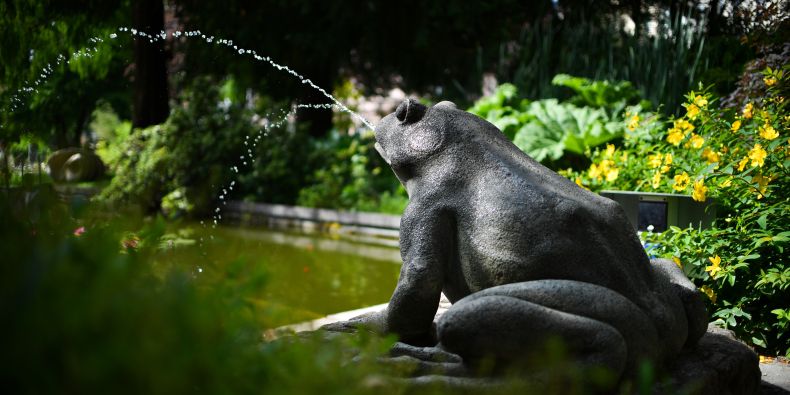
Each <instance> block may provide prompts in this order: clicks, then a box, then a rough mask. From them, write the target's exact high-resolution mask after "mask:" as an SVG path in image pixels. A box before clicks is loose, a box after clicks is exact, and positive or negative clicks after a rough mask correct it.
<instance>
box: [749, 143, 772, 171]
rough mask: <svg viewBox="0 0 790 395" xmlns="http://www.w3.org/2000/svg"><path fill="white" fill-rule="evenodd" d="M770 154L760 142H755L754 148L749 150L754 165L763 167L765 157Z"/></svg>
mask: <svg viewBox="0 0 790 395" xmlns="http://www.w3.org/2000/svg"><path fill="white" fill-rule="evenodd" d="M767 156H768V153H767V152H765V150H764V149H763V146H762V145H760V144H755V146H754V148H752V149H751V150H750V151H749V159H751V160H752V167H757V166H760V167H763V164H765V158H766V157H767Z"/></svg>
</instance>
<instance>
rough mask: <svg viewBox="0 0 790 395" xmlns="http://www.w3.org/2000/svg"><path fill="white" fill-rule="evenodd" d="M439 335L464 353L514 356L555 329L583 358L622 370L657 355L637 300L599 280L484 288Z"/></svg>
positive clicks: (454, 312) (447, 319)
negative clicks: (597, 282) (615, 290)
mask: <svg viewBox="0 0 790 395" xmlns="http://www.w3.org/2000/svg"><path fill="white" fill-rule="evenodd" d="M437 334H438V337H439V342H440V344H441V346H442V347H444V348H446V349H447V350H448V351H450V352H453V353H456V354H458V355H460V356H462V357H463V358H464V359H470V360H474V359H479V358H483V357H494V358H496V359H498V360H504V361H515V360H517V359H519V358H523V357H524V356H525V355H529V353H530V352H531V351H535V350H536V349H538V348H539V347H540V346H541V344H542V342H544V341H545V340H546V339H548V338H550V337H552V336H557V337H559V338H561V339H562V340H563V341H564V342H565V343H566V346H568V348H569V350H570V352H571V353H572V354H573V355H574V357H575V358H577V359H578V360H579V361H580V362H582V363H586V364H590V365H596V366H606V367H608V368H609V369H611V371H613V372H614V373H615V374H617V375H618V376H619V375H621V374H622V373H624V372H627V373H629V374H630V373H632V372H633V371H634V369H635V368H637V367H638V364H639V363H640V362H641V361H642V360H644V359H650V358H654V357H655V356H656V355H658V347H659V346H658V344H659V342H658V336H657V334H656V330H655V327H654V326H653V324H652V323H651V321H650V320H649V318H648V317H647V315H646V314H645V313H644V312H642V310H640V309H639V308H638V307H637V306H636V305H635V304H634V303H633V302H631V301H630V300H628V299H626V298H625V297H624V296H622V295H620V294H618V293H616V292H614V291H612V290H610V289H607V288H604V287H601V286H598V285H594V284H589V283H583V282H578V281H572V280H535V281H527V282H522V283H514V284H506V285H500V286H497V287H492V288H488V289H485V290H483V291H480V292H477V293H475V294H472V295H469V296H467V297H466V298H463V299H461V300H459V301H458V302H456V303H455V304H454V305H453V306H452V307H451V308H450V309H449V310H448V311H447V312H446V313H445V314H444V315H443V316H442V317H441V318H440V320H439V323H438V327H437Z"/></svg>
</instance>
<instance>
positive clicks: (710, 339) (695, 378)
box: [656, 325, 761, 395]
mask: <svg viewBox="0 0 790 395" xmlns="http://www.w3.org/2000/svg"><path fill="white" fill-rule="evenodd" d="M758 361H759V360H758V357H757V354H756V353H755V352H754V351H752V350H751V349H750V348H749V347H747V346H746V345H745V344H743V343H741V342H740V341H738V340H736V339H735V337H734V336H733V335H732V332H730V331H727V330H724V329H720V328H718V327H716V326H713V325H709V326H708V331H707V333H705V335H704V336H703V337H702V339H700V341H699V344H697V347H695V348H694V349H693V350H689V351H686V352H684V353H683V354H681V355H680V356H679V357H678V359H676V360H675V361H674V362H673V363H671V364H670V365H669V366H668V367H667V368H668V371H667V374H668V375H669V376H670V377H671V378H670V379H669V380H668V382H666V383H665V384H664V385H661V386H657V388H656V393H658V394H662V393H675V392H676V390H677V389H690V390H691V391H690V392H691V393H694V394H700V395H707V394H711V395H713V394H716V395H727V394H732V395H749V394H759V393H760V380H761V374H760V365H759V362H758Z"/></svg>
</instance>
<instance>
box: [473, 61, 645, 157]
mask: <svg viewBox="0 0 790 395" xmlns="http://www.w3.org/2000/svg"><path fill="white" fill-rule="evenodd" d="M552 83H553V84H555V85H557V86H564V87H568V88H570V89H572V90H573V91H574V93H575V96H573V97H571V98H570V99H569V100H567V101H564V102H560V101H558V100H557V99H544V100H538V101H534V102H529V101H528V100H526V99H518V92H517V90H516V87H515V86H513V85H511V84H503V85H501V86H499V87H498V88H497V89H496V91H495V92H494V94H493V95H491V96H489V97H484V98H482V99H480V100H479V101H477V102H476V103H475V105H474V106H472V108H470V109H469V112H471V113H473V114H477V115H479V116H480V117H482V118H485V119H486V120H487V121H489V122H491V123H493V124H494V125H496V126H497V127H498V128H499V129H500V130H502V132H503V133H504V134H505V135H506V136H507V137H508V138H509V139H511V140H512V141H513V143H514V144H516V146H518V147H519V148H520V149H521V150H522V151H524V152H526V153H527V154H528V155H530V156H531V157H532V158H534V159H535V160H537V161H539V162H542V163H543V164H544V165H547V166H549V167H552V168H555V169H556V168H560V167H561V166H568V165H570V166H573V167H576V168H579V167H581V166H586V165H588V164H589V162H588V161H587V160H586V159H585V157H584V154H585V153H586V152H587V151H588V150H589V149H590V148H593V147H596V146H598V145H601V144H603V143H606V142H608V141H612V140H614V139H617V138H619V137H621V136H622V135H623V133H624V131H625V125H624V124H623V119H622V118H621V116H622V112H623V109H625V108H626V106H628V105H632V108H633V111H640V110H641V109H642V108H643V107H644V108H647V107H649V106H650V103H648V102H646V101H642V100H640V97H639V93H638V92H637V91H636V90H635V89H634V88H633V87H632V86H631V84H630V83H628V82H625V81H623V82H618V83H615V84H612V83H609V82H606V81H590V80H588V79H586V78H579V77H572V76H568V75H563V74H560V75H557V76H555V77H554V79H553V80H552Z"/></svg>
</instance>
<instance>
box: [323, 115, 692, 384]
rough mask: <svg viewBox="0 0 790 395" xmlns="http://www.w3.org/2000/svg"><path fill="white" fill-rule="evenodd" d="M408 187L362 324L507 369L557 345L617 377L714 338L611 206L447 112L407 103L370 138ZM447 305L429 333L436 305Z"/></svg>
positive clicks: (668, 270) (479, 122) (499, 136)
mask: <svg viewBox="0 0 790 395" xmlns="http://www.w3.org/2000/svg"><path fill="white" fill-rule="evenodd" d="M375 134H376V141H377V142H376V149H377V150H378V152H379V153H380V154H381V156H382V157H383V158H384V160H385V161H386V162H387V163H388V164H389V165H390V166H391V168H392V170H393V171H394V173H395V175H396V176H397V177H398V179H399V180H400V181H401V183H402V184H403V185H404V186H405V188H406V191H407V192H408V195H409V205H408V207H406V209H405V211H404V213H403V216H402V218H401V229H400V248H401V256H402V258H403V267H402V270H401V273H400V277H399V279H398V283H397V286H396V288H395V291H394V293H393V295H392V298H391V299H390V302H389V304H388V306H387V308H386V309H384V310H382V311H380V312H378V313H375V314H369V315H366V316H361V317H358V318H355V319H352V320H350V321H346V322H342V323H336V324H332V325H329V326H327V327H326V328H325V329H328V330H344V329H347V328H349V327H351V326H359V325H361V326H364V327H366V328H369V329H372V330H375V331H378V332H381V333H394V334H397V335H398V336H399V338H400V339H401V341H403V342H405V343H407V344H408V343H410V342H412V344H415V342H417V339H421V338H422V339H424V338H425V337H426V336H428V335H429V334H430V333H431V332H432V331H434V332H433V333H434V336H435V339H436V341H438V345H437V346H436V347H437V348H438V349H440V350H442V352H448V353H451V354H455V355H457V356H460V357H461V358H462V359H463V361H473V360H475V359H481V358H486V357H487V358H491V357H493V358H495V359H496V360H502V361H512V360H517V359H518V358H520V357H522V356H524V355H527V354H528V353H529V352H530V351H531V350H535V349H536V348H538V347H540V345H541V342H543V341H545V340H546V339H547V338H550V337H559V338H560V339H562V340H563V341H564V343H565V344H566V345H567V348H568V350H569V351H570V352H571V353H572V354H571V355H573V357H574V358H575V359H577V360H578V361H579V362H580V363H582V364H589V365H595V366H604V367H607V368H608V369H610V370H611V371H612V372H614V373H615V374H616V375H617V377H625V376H629V375H633V374H634V373H635V372H636V369H637V368H638V366H639V364H640V363H641V362H642V361H644V360H650V361H653V362H654V363H657V364H660V363H663V362H665V361H668V360H669V359H671V358H672V357H673V356H675V355H677V354H678V353H679V352H680V351H681V349H683V348H684V347H691V346H694V345H695V344H696V343H697V341H698V340H699V339H700V337H702V335H703V334H705V331H706V328H707V322H708V320H707V318H708V317H707V312H706V310H705V306H704V304H703V301H702V299H701V298H700V295H699V293H698V291H697V290H696V288H695V287H694V285H693V284H692V283H691V282H690V281H689V280H688V279H687V278H686V277H685V275H684V274H683V272H682V271H681V270H680V269H679V268H678V266H677V265H675V263H674V262H672V261H668V260H662V259H655V260H652V261H651V260H650V259H649V258H648V256H647V255H646V253H645V251H644V249H643V247H642V245H641V243H640V241H639V239H638V237H637V235H636V233H635V231H634V229H633V227H632V225H631V224H630V223H629V221H628V219H627V218H626V216H625V214H624V212H623V210H622V209H621V207H620V206H619V205H618V204H617V203H616V202H614V201H612V200H609V199H606V198H604V197H601V196H599V195H597V194H595V193H592V192H590V191H587V190H585V189H583V188H581V187H579V186H577V185H576V184H574V183H573V182H571V181H569V180H568V179H566V178H564V177H562V176H560V175H558V174H557V173H555V172H553V171H551V170H549V169H548V168H546V167H544V166H542V165H541V164H539V163H538V162H536V161H535V160H533V159H532V158H530V157H529V156H527V155H526V154H524V153H523V152H522V151H521V150H519V149H518V148H517V147H516V146H515V145H514V144H513V143H511V142H510V141H509V140H508V139H507V138H506V137H505V135H504V134H503V133H502V132H500V131H499V130H498V129H497V128H496V127H495V126H494V125H492V124H490V123H489V122H486V121H485V120H483V119H481V118H479V117H477V116H475V115H473V114H470V113H467V112H465V111H462V110H459V109H457V108H456V106H455V105H454V104H453V103H451V102H447V101H445V102H441V103H438V104H436V105H434V106H432V107H426V106H424V105H422V104H420V103H419V102H417V101H414V100H411V99H410V100H407V101H404V102H403V103H402V104H400V106H399V107H398V108H397V110H396V111H395V113H393V114H390V115H388V116H386V117H385V118H384V119H382V120H381V122H380V123H379V124H378V126H377V127H376V130H375ZM442 293H444V294H445V295H446V296H447V298H448V299H449V301H450V302H452V303H453V304H452V306H451V307H450V308H449V309H448V310H447V311H446V312H445V313H444V314H443V315H442V316H441V317H440V318H439V319H438V321H437V323H436V324H435V327H433V328H432V324H433V320H434V315H435V313H436V311H437V306H438V304H439V300H440V295H441V294H442Z"/></svg>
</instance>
